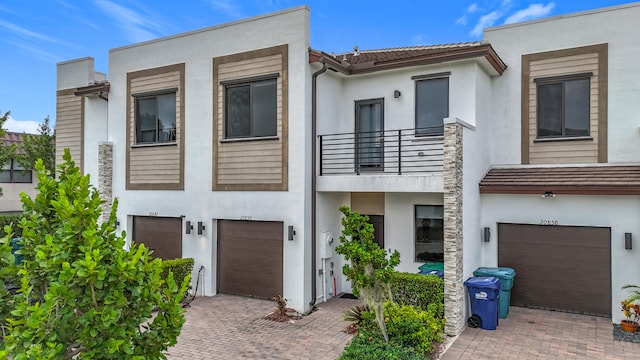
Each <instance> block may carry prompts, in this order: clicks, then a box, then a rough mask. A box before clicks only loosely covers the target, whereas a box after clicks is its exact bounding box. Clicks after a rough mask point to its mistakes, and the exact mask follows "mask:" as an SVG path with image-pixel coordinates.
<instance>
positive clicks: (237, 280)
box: [218, 220, 284, 299]
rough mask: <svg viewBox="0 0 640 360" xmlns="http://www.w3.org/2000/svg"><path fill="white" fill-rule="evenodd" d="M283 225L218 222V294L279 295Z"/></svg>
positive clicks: (263, 222) (271, 222) (280, 223)
mask: <svg viewBox="0 0 640 360" xmlns="http://www.w3.org/2000/svg"><path fill="white" fill-rule="evenodd" d="M283 229H284V227H283V224H282V222H275V221H236V220H219V221H218V292H220V293H226V294H235V295H244V296H252V297H259V298H265V299H270V298H272V297H274V296H276V295H281V294H282V245H283V244H282V237H283Z"/></svg>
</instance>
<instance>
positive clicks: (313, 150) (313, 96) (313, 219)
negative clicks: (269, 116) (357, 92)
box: [309, 63, 327, 309]
mask: <svg viewBox="0 0 640 360" xmlns="http://www.w3.org/2000/svg"><path fill="white" fill-rule="evenodd" d="M325 71H327V64H326V63H323V64H322V69H320V70H318V71H316V72H314V73H313V75H312V76H311V302H309V306H310V307H311V308H312V309H313V306H314V305H315V304H316V295H317V294H316V243H317V241H316V227H317V224H316V147H317V146H316V145H317V144H316V132H317V129H316V117H317V115H316V107H317V105H316V95H317V89H316V88H317V86H318V80H317V78H318V76H319V75H320V74H322V73H324V72H325ZM325 301H326V299H325Z"/></svg>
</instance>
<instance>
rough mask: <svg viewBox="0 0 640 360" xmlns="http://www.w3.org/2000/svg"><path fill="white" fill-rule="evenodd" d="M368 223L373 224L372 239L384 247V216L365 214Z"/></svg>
mask: <svg viewBox="0 0 640 360" xmlns="http://www.w3.org/2000/svg"><path fill="white" fill-rule="evenodd" d="M367 216H368V217H369V223H370V224H371V225H373V241H374V242H375V243H376V244H378V246H380V247H381V248H383V249H384V216H383V215H367Z"/></svg>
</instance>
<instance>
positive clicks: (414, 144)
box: [318, 126, 444, 175]
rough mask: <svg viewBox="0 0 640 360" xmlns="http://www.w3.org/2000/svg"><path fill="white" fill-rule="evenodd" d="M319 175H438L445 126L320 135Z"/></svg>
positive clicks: (441, 164) (441, 158)
mask: <svg viewBox="0 0 640 360" xmlns="http://www.w3.org/2000/svg"><path fill="white" fill-rule="evenodd" d="M318 137H319V144H318V146H319V149H318V151H319V153H320V171H319V174H320V175H347V174H354V173H355V174H357V175H360V174H361V173H383V174H408V173H438V172H442V169H443V153H444V151H443V148H444V142H443V127H442V126H440V127H433V128H420V129H402V130H384V131H370V132H359V133H343V134H329V135H320V136H318Z"/></svg>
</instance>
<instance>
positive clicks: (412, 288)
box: [391, 272, 444, 319]
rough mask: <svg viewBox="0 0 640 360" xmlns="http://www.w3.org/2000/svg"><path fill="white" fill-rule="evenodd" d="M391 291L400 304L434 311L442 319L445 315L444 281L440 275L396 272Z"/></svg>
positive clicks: (392, 277)
mask: <svg viewBox="0 0 640 360" xmlns="http://www.w3.org/2000/svg"><path fill="white" fill-rule="evenodd" d="M391 292H392V293H393V300H394V301H395V302H397V303H399V304H406V305H413V306H415V307H416V308H418V309H422V310H425V311H432V312H433V314H434V315H435V316H436V317H437V318H440V319H441V318H443V317H444V282H443V281H442V279H441V278H439V277H438V276H433V275H421V274H411V273H403V272H394V273H393V275H392V276H391Z"/></svg>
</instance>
